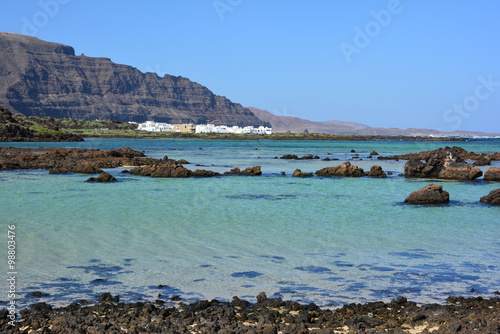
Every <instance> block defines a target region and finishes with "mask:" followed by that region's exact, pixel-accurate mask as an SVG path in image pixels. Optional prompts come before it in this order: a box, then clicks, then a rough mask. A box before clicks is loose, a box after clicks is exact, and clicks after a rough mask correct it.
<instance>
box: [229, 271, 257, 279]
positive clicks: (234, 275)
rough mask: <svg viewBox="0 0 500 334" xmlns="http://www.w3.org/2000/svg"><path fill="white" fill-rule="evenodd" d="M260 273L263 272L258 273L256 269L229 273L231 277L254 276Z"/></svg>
mask: <svg viewBox="0 0 500 334" xmlns="http://www.w3.org/2000/svg"><path fill="white" fill-rule="evenodd" d="M262 275H264V274H261V273H258V272H256V271H240V272H235V273H232V274H231V276H232V277H247V278H254V277H258V276H262Z"/></svg>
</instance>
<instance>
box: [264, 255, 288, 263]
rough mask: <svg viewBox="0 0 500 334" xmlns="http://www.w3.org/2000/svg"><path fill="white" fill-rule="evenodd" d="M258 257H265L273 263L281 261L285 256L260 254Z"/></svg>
mask: <svg viewBox="0 0 500 334" xmlns="http://www.w3.org/2000/svg"><path fill="white" fill-rule="evenodd" d="M260 257H262V258H265V259H269V260H270V261H271V262H274V263H283V261H284V260H285V258H284V257H282V256H269V255H261V256H260Z"/></svg>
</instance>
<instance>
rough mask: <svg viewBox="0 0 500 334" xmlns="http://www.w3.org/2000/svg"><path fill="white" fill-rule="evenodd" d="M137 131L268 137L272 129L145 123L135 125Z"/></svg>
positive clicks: (262, 127) (263, 127)
mask: <svg viewBox="0 0 500 334" xmlns="http://www.w3.org/2000/svg"><path fill="white" fill-rule="evenodd" d="M137 130H143V131H151V132H161V131H170V132H185V133H234V134H262V135H270V134H272V133H273V129H272V128H269V127H265V126H259V127H253V126H245V127H240V126H227V125H214V124H191V123H189V124H168V123H156V122H154V121H146V122H144V123H139V124H138V125H137Z"/></svg>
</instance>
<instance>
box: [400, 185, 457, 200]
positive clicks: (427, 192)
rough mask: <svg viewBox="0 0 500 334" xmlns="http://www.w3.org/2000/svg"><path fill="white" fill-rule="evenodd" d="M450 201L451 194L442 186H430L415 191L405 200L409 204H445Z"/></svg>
mask: <svg viewBox="0 0 500 334" xmlns="http://www.w3.org/2000/svg"><path fill="white" fill-rule="evenodd" d="M449 201H450V194H449V193H448V192H447V191H444V190H443V187H442V186H438V185H435V184H429V185H427V186H425V187H423V188H421V189H419V190H417V191H414V192H412V193H411V194H410V196H408V197H407V198H406V199H405V202H406V203H409V204H443V203H448V202H449Z"/></svg>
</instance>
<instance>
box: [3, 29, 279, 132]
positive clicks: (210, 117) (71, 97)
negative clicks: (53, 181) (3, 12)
mask: <svg viewBox="0 0 500 334" xmlns="http://www.w3.org/2000/svg"><path fill="white" fill-rule="evenodd" d="M0 105H4V106H8V107H9V108H10V109H11V110H12V111H13V112H17V113H21V114H24V115H26V116H52V117H58V118H61V117H68V118H74V119H88V120H94V119H115V120H120V121H137V122H143V121H146V120H151V119H154V120H155V121H157V122H168V123H197V124H202V123H214V124H226V125H239V126H245V125H253V126H259V125H269V123H267V122H264V121H261V120H259V119H258V118H257V117H256V116H255V115H254V114H253V113H252V112H251V111H250V110H248V109H246V108H244V107H242V106H241V105H240V104H237V103H233V102H231V101H230V100H228V99H227V98H225V97H223V96H218V95H215V94H213V93H212V92H211V91H210V90H209V89H208V88H206V87H204V86H202V85H200V84H198V83H195V82H193V81H190V80H189V79H187V78H183V77H179V76H172V75H165V76H164V77H159V76H158V75H156V74H155V73H142V72H140V71H139V70H137V69H136V68H134V67H131V66H127V65H120V64H116V63H113V62H112V61H111V60H110V59H108V58H92V57H86V56H84V55H81V56H76V55H75V51H74V49H73V48H72V47H70V46H67V45H62V44H57V43H49V42H45V41H42V40H39V39H37V38H35V37H30V36H25V35H18V34H10V33H4V32H0Z"/></svg>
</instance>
